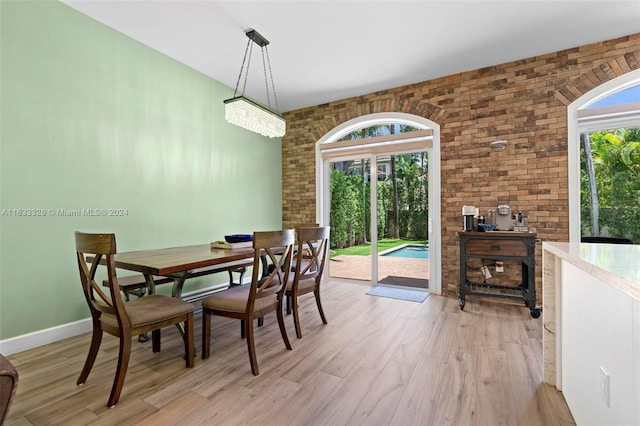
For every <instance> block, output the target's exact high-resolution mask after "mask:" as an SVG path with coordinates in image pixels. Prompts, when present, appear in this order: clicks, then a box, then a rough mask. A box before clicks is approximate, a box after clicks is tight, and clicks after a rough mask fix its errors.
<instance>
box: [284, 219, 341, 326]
mask: <svg viewBox="0 0 640 426" xmlns="http://www.w3.org/2000/svg"><path fill="white" fill-rule="evenodd" d="M329 229H330V227H328V226H325V227H314V228H297V229H296V235H297V236H296V239H297V250H296V255H295V261H294V267H293V274H292V276H291V277H290V278H289V281H287V288H286V290H285V296H286V299H287V314H290V313H291V310H292V308H293V322H294V324H295V328H296V336H297V337H298V338H301V337H302V327H300V310H299V308H298V306H299V305H298V297H300V296H302V295H303V294H307V293H311V292H313V295H314V296H315V299H316V305H318V312H320V318H321V319H322V323H323V324H326V323H327V319H326V317H325V316H324V311H323V310H322V302H321V301H320V282H321V281H322V272H323V271H324V263H325V260H326V258H327V254H328V252H329ZM292 305H293V306H292Z"/></svg>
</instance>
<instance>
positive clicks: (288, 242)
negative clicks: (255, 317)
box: [247, 229, 295, 309]
mask: <svg viewBox="0 0 640 426" xmlns="http://www.w3.org/2000/svg"><path fill="white" fill-rule="evenodd" d="M294 243H295V232H294V230H293V229H286V230H282V231H268V232H254V234H253V248H254V267H253V275H252V279H251V291H250V294H249V300H248V306H247V308H248V309H253V306H254V304H255V300H256V299H260V298H263V297H270V296H273V295H277V296H278V297H282V293H283V292H284V289H285V287H286V283H287V280H288V279H289V271H290V270H291V260H292V257H293V247H294ZM262 256H266V258H267V263H269V264H270V265H271V266H270V268H269V271H260V268H259V265H260V264H261V263H262V260H261V257H262Z"/></svg>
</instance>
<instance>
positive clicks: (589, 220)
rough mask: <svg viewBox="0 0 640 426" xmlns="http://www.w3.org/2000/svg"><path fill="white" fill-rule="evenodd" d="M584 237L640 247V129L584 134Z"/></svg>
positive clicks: (581, 187)
mask: <svg viewBox="0 0 640 426" xmlns="http://www.w3.org/2000/svg"><path fill="white" fill-rule="evenodd" d="M580 139H581V156H580V162H581V167H580V171H581V175H580V204H581V205H580V212H581V223H582V235H594V236H611V237H623V238H629V239H631V240H632V241H633V242H634V243H636V244H640V128H624V129H615V130H602V131H597V132H592V133H582V134H581V135H580Z"/></svg>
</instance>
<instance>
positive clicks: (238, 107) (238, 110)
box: [224, 96, 286, 138]
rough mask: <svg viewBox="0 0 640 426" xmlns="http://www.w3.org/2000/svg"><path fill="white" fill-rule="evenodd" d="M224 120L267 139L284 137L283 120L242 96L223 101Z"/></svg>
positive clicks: (284, 126)
mask: <svg viewBox="0 0 640 426" xmlns="http://www.w3.org/2000/svg"><path fill="white" fill-rule="evenodd" d="M224 118H225V119H226V120H227V121H228V122H229V123H231V124H235V125H236V126H239V127H242V128H245V129H247V130H250V131H252V132H255V133H259V134H261V135H262V136H267V137H269V138H280V137H282V136H284V133H285V128H286V124H285V121H284V118H282V117H281V116H280V115H278V114H276V113H275V112H273V111H270V110H268V109H266V108H265V107H263V106H261V105H259V104H257V103H255V102H253V101H251V100H250V99H248V98H245V97H244V96H238V97H235V98H231V99H227V100H226V101H224Z"/></svg>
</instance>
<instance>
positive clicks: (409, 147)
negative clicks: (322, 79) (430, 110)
mask: <svg viewBox="0 0 640 426" xmlns="http://www.w3.org/2000/svg"><path fill="white" fill-rule="evenodd" d="M390 123H399V124H404V125H408V126H412V127H415V128H417V129H421V130H422V132H418V133H419V134H417V135H411V136H407V137H397V138H391V139H389V140H379V139H378V140H375V141H366V140H363V143H355V144H349V146H345V145H344V144H343V145H342V146H339V147H338V145H337V144H336V142H337V141H339V140H340V139H341V138H342V137H343V136H345V135H347V134H349V133H351V132H353V131H355V130H358V129H362V128H366V127H370V126H375V125H382V124H390ZM407 135H408V134H407ZM332 144H333V145H332ZM418 150H425V151H426V152H427V153H428V156H429V168H428V181H429V185H428V200H429V201H428V202H429V210H428V218H427V221H428V223H427V228H428V240H429V266H430V267H429V278H428V279H429V283H430V285H429V289H428V290H429V291H430V292H433V293H436V294H440V293H441V291H442V283H441V281H442V279H441V277H442V274H441V270H442V263H441V207H440V192H441V191H440V126H439V125H438V124H437V123H435V122H433V121H431V120H428V119H426V118H424V117H420V116H417V115H413V114H406V113H392V112H387V113H377V114H369V115H365V116H361V117H357V118H354V119H352V120H349V121H347V122H345V123H342V124H340V125H338V126H336V127H335V128H334V129H332V130H330V131H329V132H327V133H326V134H325V135H324V136H322V137H321V138H320V139H319V140H318V141H317V143H316V200H317V203H316V209H317V210H316V217H317V218H319V219H320V218H321V223H323V224H329V225H330V218H329V207H330V192H329V172H328V170H329V162H330V161H331V159H335V158H338V157H337V156H338V155H342V156H343V157H342V158H348V157H349V156H350V155H357V156H359V157H363V156H368V158H369V159H370V160H371V161H372V162H373V165H374V167H372V173H373V177H372V178H375V177H376V173H377V167H375V165H376V162H377V161H378V160H377V159H378V157H377V156H378V155H380V154H391V153H402V152H415V151H418ZM338 151H340V152H339V154H337V152H338ZM374 188H375V185H373V186H372V190H371V195H370V196H371V206H372V209H371V217H372V220H371V235H372V252H373V253H376V244H377V238H376V237H377V229H376V226H374V224H375V223H376V214H377V212H376V204H377V203H376V196H377V194H376V191H375V189H374ZM329 268H330V266H329ZM371 268H372V271H371V280H372V284H377V278H378V277H377V276H378V265H377V260H376V256H372V262H371Z"/></svg>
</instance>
